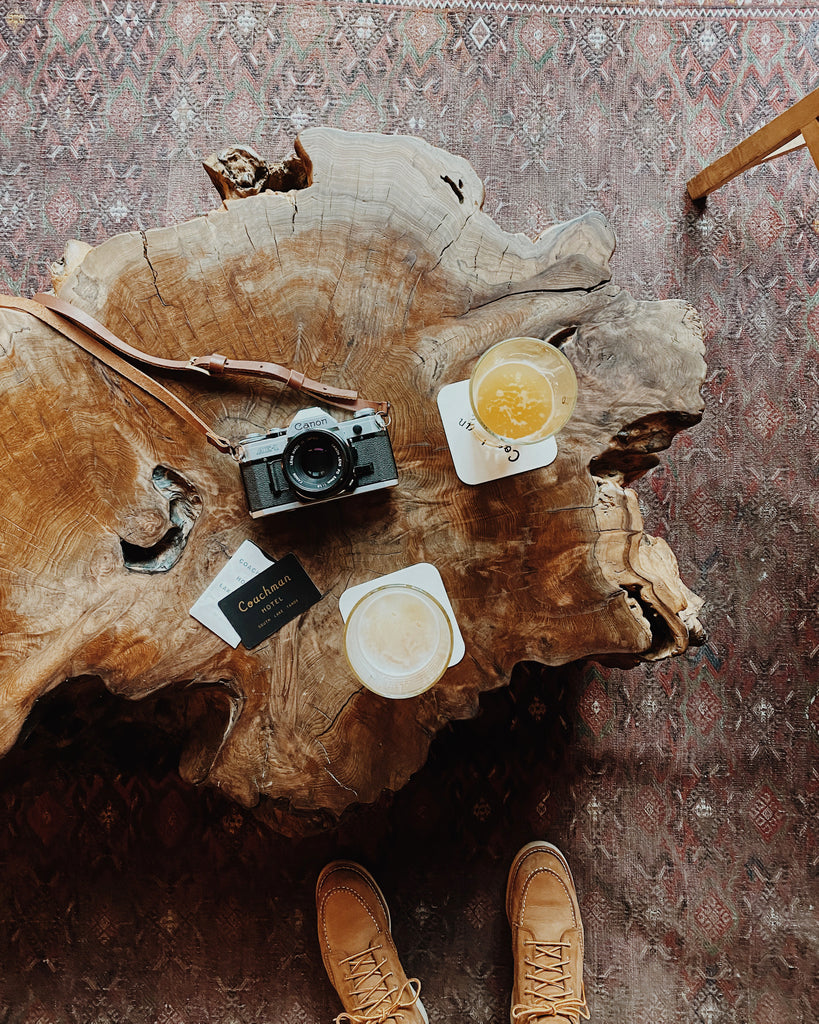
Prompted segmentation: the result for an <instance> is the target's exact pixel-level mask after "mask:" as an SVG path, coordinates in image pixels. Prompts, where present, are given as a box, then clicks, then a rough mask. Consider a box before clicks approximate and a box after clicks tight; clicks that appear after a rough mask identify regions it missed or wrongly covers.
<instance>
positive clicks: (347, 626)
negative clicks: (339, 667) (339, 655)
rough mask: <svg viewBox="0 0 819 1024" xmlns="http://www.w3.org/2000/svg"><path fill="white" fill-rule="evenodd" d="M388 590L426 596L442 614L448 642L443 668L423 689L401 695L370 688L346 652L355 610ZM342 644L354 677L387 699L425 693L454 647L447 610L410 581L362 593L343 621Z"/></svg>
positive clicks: (437, 679) (398, 698) (433, 597)
mask: <svg viewBox="0 0 819 1024" xmlns="http://www.w3.org/2000/svg"><path fill="white" fill-rule="evenodd" d="M388 590H393V591H400V592H406V591H407V590H411V591H413V592H414V593H416V594H421V595H422V596H423V597H424V598H426V599H427V600H428V601H430V602H431V603H432V604H433V605H434V606H435V607H436V608H437V609H438V611H440V613H441V615H443V618H444V622H445V623H446V630H447V631H446V634H445V635H447V636H448V637H449V644H448V649H447V655H446V659H445V661H444V663H443V668H442V669H441V671H440V672H439V673H438V675H437V676H436V677H435V678H434V679H433V680H432V682H430V683H427V684H426V685H425V686H424V687H423V689H420V690H418V691H416V692H413V693H408V694H406V695H405V694H401V695H398V696H393V695H390V694H384V693H379V692H378V691H377V690H372V689H371V687H370V686H369V685H368V684H367V683H366V682H364V680H363V679H362V678H361V676H360V675H359V674H358V672H357V671H356V668H355V666H354V665H353V663H352V662H351V661H350V656H349V654H348V653H347V634H348V633H349V631H350V624H351V623H352V621H353V617H354V616H355V613H356V611H357V610H358V609H359V608H360V607H361V605H362V604H364V602H365V601H368V600H369V599H370V598H373V597H375V595H377V594H383V593H384V591H388ZM343 645H344V657H345V658H346V659H347V664H348V666H349V668H350V671H351V672H352V673H353V675H354V676H355V677H356V679H358V680H359V682H361V683H362V685H363V686H365V687H366V688H367V689H368V690H370V691H371V692H372V693H375V694H376V695H377V696H379V697H384V698H385V699H387V700H400V699H403V698H404V697H417V696H419V695H420V694H422V693H425V692H426V691H427V690H429V689H431V687H433V686H434V685H435V684H436V683H437V682H438V681H439V679H440V678H441V676H443V674H444V672H446V670H447V669H448V668H449V661H450V659H451V657H452V652H453V650H454V649H455V632H454V630H453V628H452V622H451V621H450V618H449V613H448V612H447V610H446V608H444V606H443V605H442V604H441V602H440V601H439V600H438V598H437V597H435V595H434V594H430V592H429V591H428V590H424V588H423V587H416V586H414V585H413V584H411V583H385V584H383V585H382V586H380V587H373V589H372V590H368V591H367V593H366V594H362V595H361V597H360V598H359V599H358V600H357V601H356V603H355V604H354V605H353V607H352V608H351V609H350V611H349V614H348V615H347V619H346V621H345V623H344V637H343ZM431 660H432V658H431V657H430V659H429V660H428V661H427V662H426V663H425V665H424V666H423V667H424V668H425V667H426V665H428V664H429V662H430V661H431ZM421 671H422V669H416V672H421ZM395 678H408V677H406V676H404V677H400V676H397V677H395Z"/></svg>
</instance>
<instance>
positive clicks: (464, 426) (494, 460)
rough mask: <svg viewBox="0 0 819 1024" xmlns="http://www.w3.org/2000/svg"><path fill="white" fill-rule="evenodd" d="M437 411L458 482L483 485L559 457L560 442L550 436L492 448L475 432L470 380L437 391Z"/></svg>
mask: <svg viewBox="0 0 819 1024" xmlns="http://www.w3.org/2000/svg"><path fill="white" fill-rule="evenodd" d="M438 411H439V412H440V414H441V422H442V423H443V424H444V433H445V434H446V440H447V444H448V445H449V451H450V454H451V455H452V461H453V462H454V463H455V472H456V473H457V474H458V479H459V480H462V481H463V482H464V483H465V484H483V483H486V482H487V481H489V480H499V479H501V478H502V477H506V476H515V475H516V474H518V473H526V472H528V471H529V470H530V469H542V468H543V467H544V466H548V465H550V464H551V463H552V462H554V461H555V459H556V458H557V441H555V439H554V437H547V438H546V440H545V441H537V442H536V443H535V444H522V445H520V447H519V448H515V447H513V446H512V445H510V446H509V448H508V450H507V449H505V448H493V447H492V446H491V445H488V444H483V443H482V442H481V441H480V440H479V439H478V438H477V437H476V436H475V435H474V434H473V433H472V409H471V407H470V405H469V381H468V380H459V381H457V382H456V383H455V384H447V385H446V386H445V387H442V388H441V390H440V391H439V392H438Z"/></svg>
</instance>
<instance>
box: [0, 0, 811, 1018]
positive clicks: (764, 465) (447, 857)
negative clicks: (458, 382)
mask: <svg viewBox="0 0 819 1024" xmlns="http://www.w3.org/2000/svg"><path fill="white" fill-rule="evenodd" d="M817 79H819V8H818V7H808V6H800V5H798V4H795V3H794V4H787V3H779V2H776V0H761V2H757V3H752V2H748V3H746V2H742V0H736V2H734V3H730V4H729V3H717V2H714V3H711V2H707V0H703V2H697V0H691V2H687V3H681V4H676V3H674V2H672V0H667V2H662V0H650V2H645V3H643V2H631V3H621V4H614V3H605V2H600V3H584V2H567V3H553V4H541V3H534V2H532V3H525V2H514V0H507V2H489V0H486V2H472V3H461V4H446V3H443V2H437V0H404V2H402V3H389V2H385V3H356V2H352V0H339V2H333V3H318V2H294V0H286V2H281V3H275V4H272V3H269V4H262V3H233V2H229V0H228V2H223V3H216V2H204V0H203V2H185V3H183V2H179V3H158V2H156V0H97V2H94V3H90V2H82V0H61V2H58V0H55V2H47V0H29V2H26V0H0V285H2V287H3V288H4V289H6V290H11V291H15V292H18V293H22V294H29V293H31V292H32V291H34V290H36V289H37V288H38V287H41V286H43V285H45V284H47V282H48V266H49V264H50V263H51V262H52V261H53V260H55V259H56V258H58V257H59V255H60V254H61V252H62V248H63V242H64V240H65V239H66V238H70V237H79V238H82V239H84V240H86V241H88V242H92V243H95V242H99V241H101V240H103V239H104V238H106V237H108V236H109V235H111V234H114V233H117V232H120V231H126V230H131V229H135V228H148V227H153V226H156V225H161V224H166V223H172V222H174V221H178V220H180V219H185V218H187V217H190V216H192V215H195V214H197V213H200V212H203V211H205V210H208V209H211V208H213V207H214V206H215V205H217V197H216V194H215V192H214V191H213V189H212V187H211V186H210V184H209V183H208V181H207V180H206V176H205V175H204V173H203V172H202V170H201V166H200V163H201V160H202V158H203V157H205V156H207V155H208V154H209V153H211V152H213V151H214V150H217V149H220V148H222V147H224V146H225V145H228V144H230V143H232V142H239V141H241V142H247V143H250V144H251V145H252V146H254V147H255V148H257V149H258V150H259V151H260V152H261V153H262V154H263V155H265V156H268V157H270V158H276V157H279V156H285V155H287V154H288V153H289V152H290V150H291V147H292V140H293V138H294V136H295V135H296V134H297V133H298V131H300V130H301V129H303V128H304V127H306V126H308V125H314V124H327V125H333V126H337V127H343V128H350V129H359V130H375V131H382V132H400V133H410V134H416V135H420V136H422V137H423V138H425V139H426V140H428V141H429V142H431V143H433V144H435V145H439V146H442V147H443V148H445V149H448V150H450V151H452V152H454V153H457V154H460V155H462V156H464V157H466V158H467V159H469V160H470V161H471V162H472V163H473V165H474V166H475V168H476V170H477V172H478V174H479V175H480V176H481V177H482V178H483V180H484V181H485V183H486V193H487V197H486V206H485V209H486V211H487V212H488V213H489V214H490V215H491V216H493V217H494V218H495V219H496V220H497V221H498V222H499V223H500V224H501V225H502V226H503V227H504V228H507V229H511V230H519V231H523V232H526V233H528V234H531V235H534V234H536V233H537V232H539V231H541V230H542V229H543V228H544V227H545V226H547V225H548V224H550V223H554V222H558V221H563V220H566V219H568V218H570V217H572V216H575V215H577V214H579V213H582V212H584V211H585V210H587V209H590V208H594V209H598V210H600V211H602V212H603V213H604V214H605V215H606V216H607V217H608V218H609V219H610V220H611V222H612V224H613V226H614V229H615V232H616V234H617V237H618V240H619V250H618V253H617V255H616V256H615V260H614V264H613V266H614V280H615V281H616V282H617V283H618V284H620V285H622V286H623V287H625V288H627V289H629V290H630V291H631V292H632V293H633V294H634V295H636V296H638V297H641V298H648V297H657V298H665V297H676V296H682V297H685V298H687V299H689V300H691V301H692V302H693V303H694V304H695V305H697V306H698V308H699V309H700V311H701V313H702V315H703V317H704V319H705V322H706V325H707V332H708V338H707V358H708V364H709V375H708V381H707V385H706V389H705V393H706V399H707V408H706V414H705V417H704V419H703V422H702V424H701V425H699V426H698V427H696V428H694V429H693V430H691V431H688V432H686V433H685V434H683V435H681V436H680V437H679V438H678V439H677V440H676V441H675V442H674V444H673V446H672V448H671V450H670V452H669V453H668V454H667V455H666V456H665V457H664V458H663V460H662V463H661V465H660V466H659V467H658V468H657V469H656V470H654V471H653V472H651V473H650V474H649V475H648V476H647V477H645V478H644V479H643V480H642V481H640V483H639V484H638V491H639V493H640V496H641V503H642V506H643V509H644V513H645V518H646V524H647V528H648V530H649V532H651V533H654V534H657V535H660V536H662V537H665V538H666V539H667V540H668V541H669V542H670V543H671V545H672V547H673V548H674V550H675V552H676V553H677V555H678V556H679V559H680V564H681V570H682V574H683V578H684V579H685V580H686V582H687V583H688V585H689V586H690V587H691V588H692V589H693V590H694V591H696V592H697V593H699V594H701V595H703V596H704V597H705V598H706V601H707V605H706V609H705V613H704V620H705V623H706V626H707V628H708V630H709V641H708V643H707V644H706V645H705V646H704V647H702V648H699V649H695V650H692V651H691V652H690V653H689V654H688V655H686V656H685V657H684V658H681V659H677V660H673V661H667V662H663V663H660V664H657V665H654V666H648V667H643V668H639V669H636V670H633V671H630V672H624V671H614V670H605V669H602V668H600V667H599V666H597V665H594V664H590V665H588V666H577V667H570V668H567V669H565V670H561V671H556V670H549V671H546V670H541V669H539V668H537V667H534V666H526V665H524V666H521V667H519V669H518V670H517V671H516V674H515V678H514V680H513V684H512V686H511V687H510V688H509V689H507V690H504V691H502V692H498V693H494V694H490V695H488V696H487V697H486V698H485V699H484V700H483V702H482V711H481V714H480V716H479V717H478V718H477V719H476V720H474V721H470V722H462V723H458V724H456V725H454V726H452V727H450V728H449V729H447V730H446V731H445V732H444V733H442V734H441V735H440V736H439V737H438V738H437V739H436V741H435V743H434V744H433V748H432V751H431V756H430V759H429V762H428V764H427V765H426V766H425V767H424V768H423V769H422V770H421V771H420V772H418V774H417V775H416V776H415V777H414V778H413V779H412V780H411V782H410V784H409V785H408V786H407V787H406V788H405V789H403V790H402V791H401V792H400V793H398V794H397V795H394V796H390V795H385V796H384V797H383V798H382V800H381V801H380V802H379V803H378V804H377V805H375V806H372V807H363V808H357V809H353V810H352V811H351V812H349V813H348V814H347V815H346V816H345V817H344V819H343V820H342V822H341V824H340V825H339V827H338V829H336V830H335V831H332V832H329V833H326V834H322V835H317V836H312V837H309V838H307V839H304V840H301V841H298V842H295V841H291V840H286V839H283V838H282V837H280V836H278V835H276V834H273V833H271V832H269V831H268V830H267V829H266V828H264V827H263V826H262V825H260V824H259V822H258V821H257V820H256V818H254V816H253V815H252V813H250V812H245V811H243V810H241V809H240V808H238V807H236V806H235V805H233V804H230V803H228V802H226V801H225V800H223V799H222V798H220V797H219V795H218V794H217V793H215V792H211V791H201V790H196V789H193V788H191V787H188V786H186V785H184V784H183V783H181V782H180V781H179V779H178V776H177V774H176V770H175V766H176V758H177V755H178V750H179V746H180V743H181V729H182V725H181V723H180V722H179V721H178V720H177V716H176V713H175V709H174V707H173V704H172V702H171V701H170V700H169V699H166V698H160V699H159V700H156V701H152V702H150V703H146V704H144V705H141V706H139V707H136V708H132V707H129V708H128V709H127V714H124V710H125V709H124V708H123V707H122V705H121V704H120V702H119V701H117V700H116V699H114V698H113V697H111V696H109V695H108V694H106V693H105V692H104V691H103V690H101V688H100V687H99V686H98V685H97V684H95V683H94V681H93V680H84V681H79V682H76V683H72V684H70V686H65V687H63V688H61V689H59V690H57V691H56V692H55V693H54V694H53V696H52V697H51V698H50V699H48V700H45V701H43V702H42V706H41V707H39V708H38V709H37V713H36V714H35V716H34V717H33V719H32V721H31V723H30V727H29V729H28V730H27V733H26V735H25V737H24V738H22V739H21V741H20V743H19V744H18V745H17V747H16V748H15V749H14V750H13V751H12V753H11V754H10V755H9V756H8V757H7V758H6V759H5V760H4V761H2V762H0V822H1V823H2V829H0V857H1V858H2V864H3V884H2V886H0V922H2V925H1V926H0V964H2V970H0V1022H3V1024H12V1022H14V1024H18V1022H20V1024H22V1022H26V1024H57V1022H67V1021H76V1022H95V1024H96V1022H100V1024H102V1022H105V1024H108V1022H111V1024H113V1022H128V1024H159V1022H161V1024H203V1022H213V1024H234V1022H242V1024H251V1022H263V1021H270V1020H276V1021H280V1022H285V1024H309V1022H313V1021H316V1022H318V1021H328V1020H330V1019H331V1018H332V1017H333V1016H335V1014H336V1013H338V1012H339V1011H340V1009H341V1007H340V1006H339V1005H338V1002H337V1000H336V997H335V994H334V992H333V990H332V989H331V988H330V986H329V984H328V982H327V980H326V977H325V975H324V971H323V968H322V964H321V958H320V955H319V951H318V945H317V942H316V938H315V911H314V907H313V886H314V884H315V878H316V875H317V873H318V871H319V870H320V869H321V867H322V866H323V864H324V863H325V862H326V861H327V860H329V859H331V858H333V857H337V856H351V857H354V858H356V859H359V860H361V861H362V862H363V863H365V864H366V865H367V866H368V867H369V868H370V869H371V870H372V871H373V872H374V873H375V875H376V877H377V878H378V879H379V881H380V883H381V886H382V888H383V889H384V891H385V893H386V895H387V897H388V899H389V901H390V903H391V907H392V915H393V921H394V932H395V935H396V940H397V943H398V946H399V949H400V950H401V951H402V953H403V959H404V963H405V966H406V968H407V971H408V973H409V974H412V975H416V976H418V977H420V978H421V979H422V982H423V999H424V1003H425V1005H426V1007H427V1009H428V1011H429V1013H430V1017H431V1019H432V1020H433V1021H453V1022H455V1021H474V1022H480V1024H483V1022H494V1021H504V1020H506V1019H507V1014H508V998H509V992H510V986H511V973H512V961H511V950H510V945H509V936H508V930H507V924H506V920H505V913H504V905H503V892H504V885H505V879H506V871H507V869H508V865H509V863H510V861H511V859H512V857H513V856H514V854H515V852H516V850H517V849H518V847H519V846H520V845H522V844H523V843H524V842H527V841H529V840H530V839H532V838H537V837H542V838H546V839H549V840H551V841H552V842H555V843H556V844H558V845H559V846H560V847H561V848H562V849H563V850H564V851H565V853H566V855H567V856H568V858H569V861H570V863H571V865H572V867H573V870H574V874H575V878H576V881H577V886H578V891H579V894H580V901H581V908H582V911H583V916H584V921H585V925H586V932H587V957H586V991H587V995H588V999H589V1004H590V1008H591V1011H592V1019H593V1020H596V1021H618V1022H620V1021H622V1022H626V1021H628V1022H632V1021H633V1022H637V1021H651V1022H653V1024H781V1022H784V1021H788V1022H791V1024H799V1022H803V1024H809V1022H813V1021H815V1020H816V1019H817V1018H819V984H817V972H819V956H817V952H818V950H819V922H818V920H817V910H816V907H817V900H819V891H817V873H818V868H819V835H818V833H819V828H818V827H817V814H819V772H817V764H816V754H817V748H818V747H819V699H817V695H818V694H819V672H817V656H819V630H818V629H817V620H816V607H817V600H818V598H819V587H818V586H817V572H816V553H815V552H816V529H817V518H819V501H818V500H817V493H819V492H818V491H817V432H818V431H819V414H818V413H817V405H816V385H817V383H818V382H819V367H817V346H816V340H815V339H816V336H817V331H819V300H818V299H817V269H818V268H819V202H818V201H817V191H818V190H819V171H817V169H816V168H815V167H814V166H813V164H812V162H811V160H810V157H809V156H808V155H807V153H806V152H802V153H801V154H797V155H794V156H791V157H787V158H785V159H783V160H780V161H778V162H775V163H773V164H768V165H765V166H763V167H760V168H758V169H756V170H754V171H752V172H750V173H748V174H746V175H744V176H743V177H741V178H738V179H737V180H736V181H734V182H732V183H731V184H729V185H727V186H725V187H724V188H723V189H722V190H720V191H719V192H717V193H715V194H714V195H713V196H712V197H711V198H710V199H709V200H708V202H707V204H706V205H705V206H704V207H702V208H695V207H694V206H693V205H692V204H691V203H690V202H688V201H687V199H686V194H685V181H686V180H687V178H689V177H691V176H692V175H693V174H694V173H696V172H697V171H698V170H700V169H701V168H702V167H703V166H705V164H707V163H708V162H709V161H710V160H711V159H713V158H714V157H716V156H717V155H719V154H720V153H721V152H724V151H725V150H727V149H728V148H730V146H731V145H733V144H734V142H736V141H738V140H739V139H740V138H741V137H743V135H745V134H747V133H748V132H750V131H751V130H753V129H755V128H757V127H760V126H761V125H762V124H764V123H765V122H767V121H768V120H770V119H771V118H772V117H773V116H774V115H775V114H777V113H779V112H781V111H782V110H784V109H785V108H786V107H787V106H788V105H789V104H790V103H791V102H793V101H794V100H796V99H798V98H800V97H801V96H802V95H804V94H805V93H806V92H807V91H809V90H810V89H812V88H814V87H816V85H817Z"/></svg>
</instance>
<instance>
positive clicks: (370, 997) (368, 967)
mask: <svg viewBox="0 0 819 1024" xmlns="http://www.w3.org/2000/svg"><path fill="white" fill-rule="evenodd" d="M381 948H382V947H381V946H380V945H376V946H370V947H369V948H368V949H365V950H364V951H363V952H361V953H354V954H353V955H352V956H348V957H345V958H344V959H343V960H339V966H342V965H344V966H346V969H347V980H348V981H350V982H352V986H353V987H352V988H351V989H350V992H349V994H350V996H352V998H353V999H354V1000H355V1001H356V1005H355V1007H354V1008H353V1009H352V1010H351V1011H346V1010H345V1012H344V1013H340V1014H339V1015H338V1016H337V1017H336V1018H335V1021H334V1024H385V1022H386V1021H388V1020H391V1019H392V1020H398V1019H401V1020H403V1018H404V1015H403V1013H402V1012H401V1011H402V1010H411V1009H412V1008H413V1006H415V1004H416V1003H417V1002H418V996H419V995H420V994H421V982H420V981H419V980H418V979H417V978H410V979H409V980H408V981H405V982H404V984H403V985H400V986H399V985H398V983H397V982H396V981H395V979H394V977H393V973H392V971H386V972H384V966H385V965H386V963H387V958H386V957H384V958H383V959H381V958H380V957H379V954H378V950H380V949H381ZM391 978H392V979H393V980H392V982H391V981H390V979H391Z"/></svg>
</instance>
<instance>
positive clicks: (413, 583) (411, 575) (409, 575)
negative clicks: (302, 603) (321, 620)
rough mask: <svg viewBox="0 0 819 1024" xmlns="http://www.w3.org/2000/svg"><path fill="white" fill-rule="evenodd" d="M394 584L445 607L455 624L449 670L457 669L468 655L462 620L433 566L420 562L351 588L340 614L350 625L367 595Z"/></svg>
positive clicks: (344, 597) (343, 598) (341, 599)
mask: <svg viewBox="0 0 819 1024" xmlns="http://www.w3.org/2000/svg"><path fill="white" fill-rule="evenodd" d="M391 583H406V584H407V585H408V586H410V587H417V588H418V589H419V590H424V591H426V592H427V593H428V594H431V595H432V596H433V597H434V598H435V600H436V601H438V603H439V604H440V605H441V607H442V608H443V609H444V611H445V612H446V614H447V618H448V619H449V621H450V623H451V624H452V655H451V657H450V659H449V667H450V668H451V667H452V666H453V665H457V664H458V662H459V661H460V660H461V658H463V656H464V654H465V653H466V645H465V644H464V638H463V636H462V635H461V631H460V629H459V628H458V620H457V619H456V618H455V609H454V608H453V607H452V602H451V601H450V600H449V594H447V592H446V587H445V586H444V581H443V580H442V579H441V574H440V573H439V572H438V570H437V569H436V567H435V566H434V565H432V564H431V563H430V562H417V563H416V564H415V565H410V566H407V568H406V569H399V570H398V571H397V572H391V573H388V574H387V575H386V576H379V577H378V579H375V580H368V581H367V582H366V583H357V584H356V585H355V586H354V587H349V588H348V589H347V590H345V591H344V593H343V594H342V595H341V597H340V598H339V599H338V610H339V612H340V613H341V617H342V619H343V620H344V621H345V622H346V621H347V616H348V615H349V614H350V612H351V611H352V610H353V608H354V607H355V606H356V605H357V604H358V602H359V601H360V600H361V598H362V597H364V595H365V594H369V592H370V591H371V590H375V589H376V587H386V586H389V584H391Z"/></svg>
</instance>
